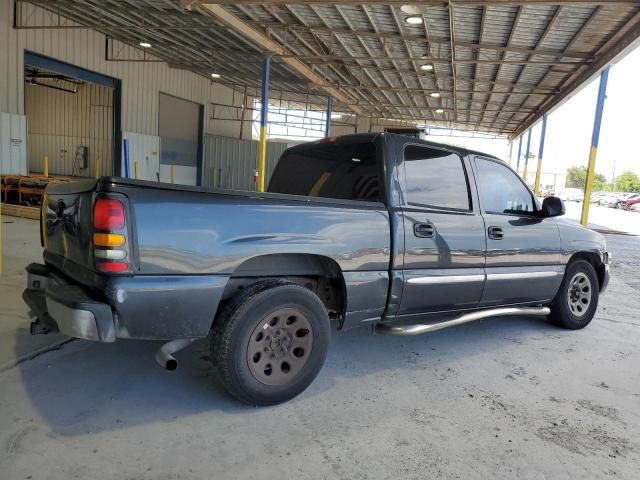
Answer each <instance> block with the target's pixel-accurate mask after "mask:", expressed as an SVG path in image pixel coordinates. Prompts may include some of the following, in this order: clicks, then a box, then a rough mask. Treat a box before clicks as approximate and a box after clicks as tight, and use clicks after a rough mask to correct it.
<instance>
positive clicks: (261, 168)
mask: <svg viewBox="0 0 640 480" xmlns="http://www.w3.org/2000/svg"><path fill="white" fill-rule="evenodd" d="M270 67H271V57H265V59H264V63H263V66H262V95H261V97H260V143H259V144H258V179H257V184H256V190H257V191H258V192H264V188H265V181H266V175H267V120H268V119H267V116H268V115H269V69H270Z"/></svg>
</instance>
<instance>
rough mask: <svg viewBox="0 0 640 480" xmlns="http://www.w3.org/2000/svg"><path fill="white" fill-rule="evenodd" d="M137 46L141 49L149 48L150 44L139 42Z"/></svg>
mask: <svg viewBox="0 0 640 480" xmlns="http://www.w3.org/2000/svg"><path fill="white" fill-rule="evenodd" d="M139 45H140V46H141V47H142V48H151V44H150V43H149V42H146V41H145V42H140V43H139Z"/></svg>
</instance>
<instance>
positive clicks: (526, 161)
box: [522, 128, 531, 183]
mask: <svg viewBox="0 0 640 480" xmlns="http://www.w3.org/2000/svg"><path fill="white" fill-rule="evenodd" d="M530 152H531V128H529V132H528V133H527V151H526V153H525V154H524V172H523V173H522V179H523V180H524V181H525V183H526V181H527V168H528V167H529V154H530Z"/></svg>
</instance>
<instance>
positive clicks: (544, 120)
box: [534, 114, 547, 196]
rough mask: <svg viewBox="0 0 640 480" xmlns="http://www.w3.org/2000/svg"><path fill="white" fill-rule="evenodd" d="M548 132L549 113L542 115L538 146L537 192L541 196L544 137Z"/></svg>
mask: <svg viewBox="0 0 640 480" xmlns="http://www.w3.org/2000/svg"><path fill="white" fill-rule="evenodd" d="M546 134H547V115H546V114H545V115H543V116H542V132H540V146H539V147H538V166H537V167H536V183H535V185H534V187H535V193H536V195H537V196H540V193H541V192H540V175H541V174H542V155H543V154H544V137H545V135H546Z"/></svg>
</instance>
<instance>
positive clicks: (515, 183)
mask: <svg viewBox="0 0 640 480" xmlns="http://www.w3.org/2000/svg"><path fill="white" fill-rule="evenodd" d="M476 165H477V166H478V189H479V190H480V202H481V203H482V207H483V208H484V210H485V211H486V212H489V213H520V212H529V213H531V212H533V211H534V210H535V209H534V204H533V197H532V196H531V193H530V192H529V190H528V189H527V188H526V187H525V186H524V184H523V183H522V182H521V181H520V179H519V178H518V177H517V176H516V174H515V173H513V172H512V171H511V170H509V169H508V168H507V167H505V166H504V165H500V164H499V163H497V162H492V161H490V160H483V159H481V158H478V159H476Z"/></svg>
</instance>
